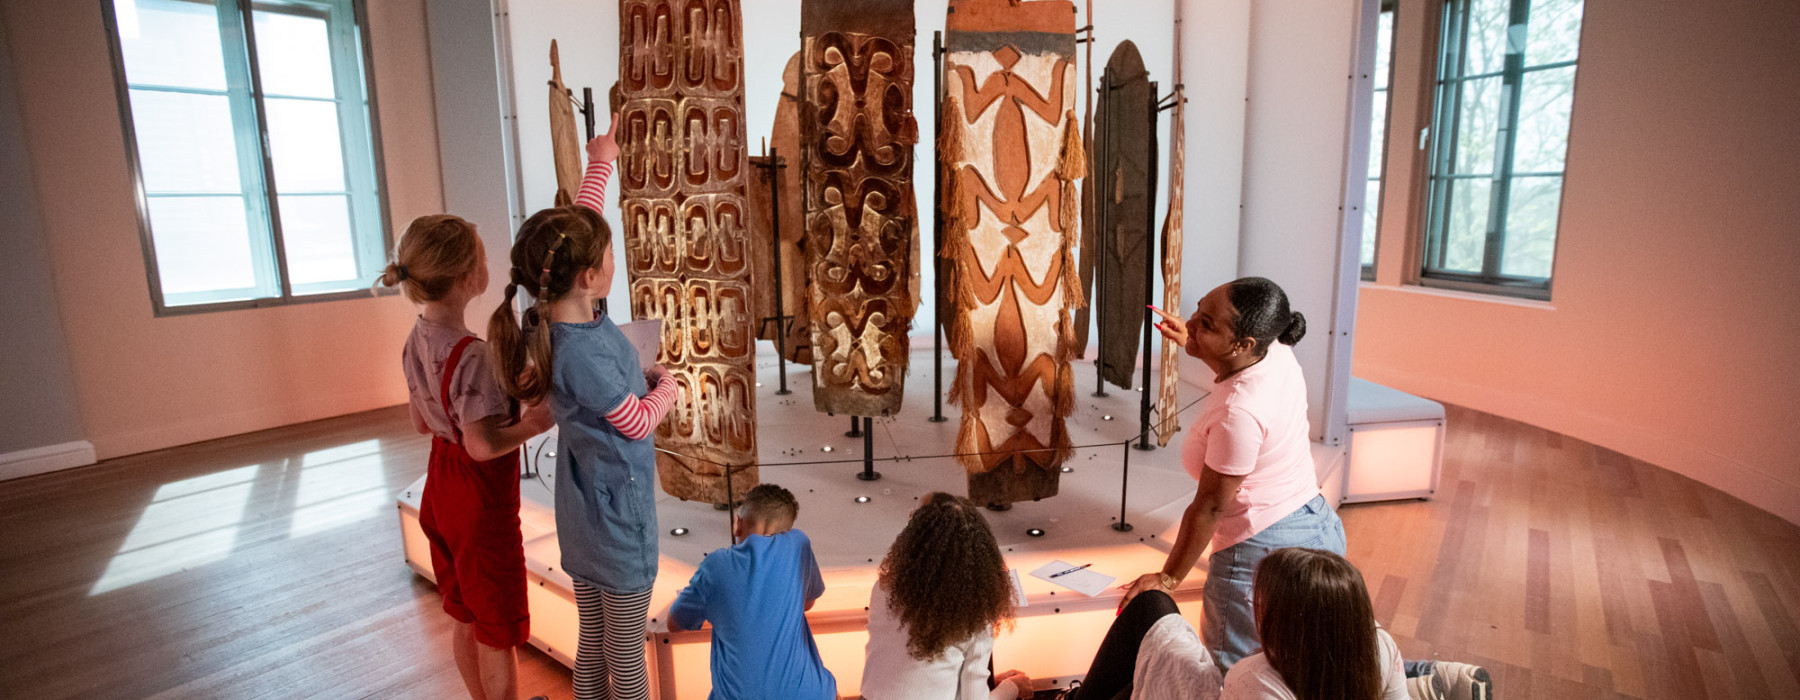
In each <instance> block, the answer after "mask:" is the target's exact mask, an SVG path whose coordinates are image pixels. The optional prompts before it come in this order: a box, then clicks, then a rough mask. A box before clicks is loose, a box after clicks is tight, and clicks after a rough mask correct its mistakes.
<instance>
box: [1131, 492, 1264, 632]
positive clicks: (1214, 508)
mask: <svg viewBox="0 0 1800 700" xmlns="http://www.w3.org/2000/svg"><path fill="white" fill-rule="evenodd" d="M1243 484H1244V476H1243V475H1239V476H1231V475H1228V474H1220V473H1219V472H1216V471H1213V470H1212V469H1211V468H1207V469H1206V470H1205V471H1202V472H1201V473H1200V489H1199V490H1198V491H1195V492H1194V502H1193V503H1189V504H1188V507H1187V511H1186V512H1185V513H1183V514H1182V516H1181V530H1180V533H1179V534H1177V535H1176V536H1175V546H1174V547H1173V548H1171V549H1170V550H1169V559H1168V561H1166V562H1165V563H1164V564H1163V568H1162V571H1159V572H1156V573H1151V574H1144V575H1143V576H1139V577H1137V579H1136V580H1134V581H1132V582H1131V583H1129V584H1126V585H1125V586H1123V588H1125V599H1124V600H1122V601H1120V602H1119V609H1120V610H1124V609H1125V606H1126V605H1127V604H1129V603H1130V602H1131V599H1132V598H1136V597H1137V594H1139V593H1142V592H1144V591H1147V590H1152V589H1162V590H1169V589H1171V588H1173V586H1164V585H1163V583H1164V582H1165V581H1173V582H1174V583H1175V584H1180V583H1181V580H1182V579H1185V578H1187V575H1188V572H1189V571H1191V570H1193V568H1194V564H1195V563H1197V562H1199V561H1200V553H1201V552H1202V551H1205V550H1206V545H1207V543H1208V542H1211V541H1212V537H1213V531H1214V530H1217V529H1218V527H1219V517H1220V516H1222V515H1224V514H1225V507H1226V506H1227V505H1229V504H1230V503H1231V498H1232V496H1233V495H1235V494H1236V493H1237V490H1238V487H1239V486H1242V485H1243Z"/></svg>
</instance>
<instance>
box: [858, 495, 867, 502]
mask: <svg viewBox="0 0 1800 700" xmlns="http://www.w3.org/2000/svg"><path fill="white" fill-rule="evenodd" d="M856 502H857V503H868V502H869V497H868V496H857V497H856Z"/></svg>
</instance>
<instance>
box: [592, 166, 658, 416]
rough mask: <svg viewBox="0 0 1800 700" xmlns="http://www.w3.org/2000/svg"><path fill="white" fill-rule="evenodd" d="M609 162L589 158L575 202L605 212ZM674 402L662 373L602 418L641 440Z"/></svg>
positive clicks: (610, 169) (626, 397)
mask: <svg viewBox="0 0 1800 700" xmlns="http://www.w3.org/2000/svg"><path fill="white" fill-rule="evenodd" d="M612 174H613V164H612V163H608V162H606V161H603V160H595V161H589V162H588V165H587V171H586V172H584V173H582V176H581V191H580V192H577V193H576V194H575V203H576V204H579V205H581V206H584V207H587V208H589V209H592V210H594V212H595V213H597V214H605V213H606V183H607V181H608V180H611V179H612ZM674 403H675V379H674V378H673V377H670V376H667V375H664V376H663V378H662V381H660V382H657V383H656V387H655V388H653V389H651V390H650V393H648V394H645V395H644V398H641V399H640V398H638V397H636V396H632V395H631V394H626V395H625V400H624V401H620V402H619V405H617V406H614V407H613V408H612V410H610V411H607V412H606V415H605V416H604V418H606V422H608V423H611V424H612V426H613V427H614V428H618V429H619V432H621V433H624V434H625V437H626V438H628V439H631V440H642V439H644V438H645V437H646V436H648V435H649V434H650V433H651V431H654V430H656V426H657V424H659V423H661V422H662V420H663V417H664V416H666V415H668V413H669V406H671V405H672V404H674Z"/></svg>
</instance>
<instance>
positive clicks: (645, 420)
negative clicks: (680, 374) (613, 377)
mask: <svg viewBox="0 0 1800 700" xmlns="http://www.w3.org/2000/svg"><path fill="white" fill-rule="evenodd" d="M674 402H675V379H674V378H673V377H668V376H665V377H663V380H662V381H660V382H657V383H656V388H655V389H652V390H651V391H650V393H648V394H645V395H644V398H642V399H640V398H638V397H636V396H632V395H631V394H626V395H625V400H624V401H620V402H619V405H617V406H614V407H613V409H612V410H610V411H607V412H606V416H605V418H606V422H608V423H611V424H612V425H613V427H614V428H618V429H619V432H621V433H624V434H625V437H626V438H629V439H632V440H642V439H644V437H646V436H648V435H649V434H650V432H651V431H653V430H655V429H656V425H657V424H658V423H661V422H662V419H663V416H666V415H668V413H669V405H670V404H672V403H674Z"/></svg>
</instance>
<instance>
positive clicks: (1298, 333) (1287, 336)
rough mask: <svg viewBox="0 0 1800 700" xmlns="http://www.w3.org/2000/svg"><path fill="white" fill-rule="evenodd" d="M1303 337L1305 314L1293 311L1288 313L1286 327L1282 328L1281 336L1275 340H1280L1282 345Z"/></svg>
mask: <svg viewBox="0 0 1800 700" xmlns="http://www.w3.org/2000/svg"><path fill="white" fill-rule="evenodd" d="M1304 337H1306V316H1304V315H1302V314H1301V313H1300V312H1298V311H1295V312H1292V313H1290V314H1288V324H1287V329H1286V330H1283V331H1282V332H1281V336H1280V337H1278V338H1276V340H1279V341H1281V344H1282V345H1293V344H1295V343H1298V342H1300V339H1301V338H1304Z"/></svg>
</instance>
